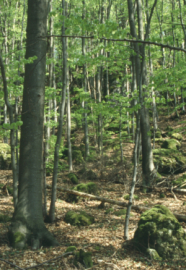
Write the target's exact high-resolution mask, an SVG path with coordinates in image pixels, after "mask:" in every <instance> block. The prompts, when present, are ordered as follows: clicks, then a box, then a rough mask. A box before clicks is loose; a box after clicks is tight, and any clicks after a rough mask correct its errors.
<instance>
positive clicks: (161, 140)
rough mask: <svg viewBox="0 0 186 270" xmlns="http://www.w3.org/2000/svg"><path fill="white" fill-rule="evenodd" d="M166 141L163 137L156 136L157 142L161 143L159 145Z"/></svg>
mask: <svg viewBox="0 0 186 270" xmlns="http://www.w3.org/2000/svg"><path fill="white" fill-rule="evenodd" d="M163 142H164V139H163V138H155V144H156V143H157V144H159V145H162V143H163Z"/></svg>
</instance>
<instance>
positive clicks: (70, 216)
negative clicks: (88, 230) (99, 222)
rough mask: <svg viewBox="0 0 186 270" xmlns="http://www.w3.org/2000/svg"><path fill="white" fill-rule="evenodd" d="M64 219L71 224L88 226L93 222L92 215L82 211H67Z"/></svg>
mask: <svg viewBox="0 0 186 270" xmlns="http://www.w3.org/2000/svg"><path fill="white" fill-rule="evenodd" d="M64 221H65V222H66V223H69V224H71V225H73V226H89V225H91V224H92V223H94V217H93V216H91V215H89V214H87V213H86V212H84V211H77V212H75V211H68V212H67V213H66V215H65V219H64Z"/></svg>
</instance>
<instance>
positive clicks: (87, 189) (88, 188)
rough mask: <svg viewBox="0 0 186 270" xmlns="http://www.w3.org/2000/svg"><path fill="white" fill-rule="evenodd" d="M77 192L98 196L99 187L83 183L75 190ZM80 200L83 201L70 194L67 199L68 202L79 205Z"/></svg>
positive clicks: (90, 183)
mask: <svg viewBox="0 0 186 270" xmlns="http://www.w3.org/2000/svg"><path fill="white" fill-rule="evenodd" d="M73 190H75V191H79V192H84V193H88V194H97V190H98V188H97V185H96V184H95V183H93V182H88V183H86V184H84V183H81V184H79V185H77V186H75V187H74V188H73ZM80 199H82V197H81V196H76V195H74V194H68V197H67V199H66V201H67V202H70V203H77V202H78V201H79V200H80Z"/></svg>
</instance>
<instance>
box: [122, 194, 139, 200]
mask: <svg viewBox="0 0 186 270" xmlns="http://www.w3.org/2000/svg"><path fill="white" fill-rule="evenodd" d="M129 197H130V195H129V194H126V195H124V196H123V198H124V200H129ZM133 199H134V200H139V196H138V195H134V196H133Z"/></svg>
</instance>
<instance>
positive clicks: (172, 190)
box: [171, 186, 178, 201]
mask: <svg viewBox="0 0 186 270" xmlns="http://www.w3.org/2000/svg"><path fill="white" fill-rule="evenodd" d="M171 193H172V195H173V197H174V199H175V200H176V201H178V198H177V197H176V195H175V194H174V192H173V186H172V187H171Z"/></svg>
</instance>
